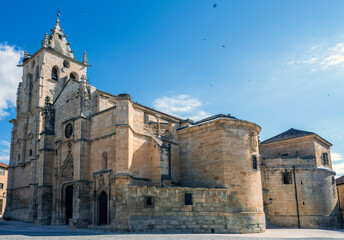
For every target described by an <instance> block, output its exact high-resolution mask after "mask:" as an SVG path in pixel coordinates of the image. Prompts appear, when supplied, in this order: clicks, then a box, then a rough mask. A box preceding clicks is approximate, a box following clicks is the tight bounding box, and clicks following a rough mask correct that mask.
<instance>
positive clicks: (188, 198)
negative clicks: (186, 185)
mask: <svg viewBox="0 0 344 240" xmlns="http://www.w3.org/2000/svg"><path fill="white" fill-rule="evenodd" d="M184 205H192V194H191V193H184Z"/></svg>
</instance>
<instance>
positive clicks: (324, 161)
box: [322, 153, 329, 165]
mask: <svg viewBox="0 0 344 240" xmlns="http://www.w3.org/2000/svg"><path fill="white" fill-rule="evenodd" d="M322 158H323V163H324V165H329V162H328V154H327V153H323V154H322Z"/></svg>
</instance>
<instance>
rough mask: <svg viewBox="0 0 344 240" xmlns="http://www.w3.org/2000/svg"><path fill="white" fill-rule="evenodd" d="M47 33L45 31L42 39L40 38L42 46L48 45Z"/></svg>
mask: <svg viewBox="0 0 344 240" xmlns="http://www.w3.org/2000/svg"><path fill="white" fill-rule="evenodd" d="M49 46H50V44H49V35H48V33H45V36H44V39H43V40H42V47H49Z"/></svg>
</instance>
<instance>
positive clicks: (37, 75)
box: [36, 66, 39, 80]
mask: <svg viewBox="0 0 344 240" xmlns="http://www.w3.org/2000/svg"><path fill="white" fill-rule="evenodd" d="M38 78H39V67H38V66H37V67H36V80H37V79H38Z"/></svg>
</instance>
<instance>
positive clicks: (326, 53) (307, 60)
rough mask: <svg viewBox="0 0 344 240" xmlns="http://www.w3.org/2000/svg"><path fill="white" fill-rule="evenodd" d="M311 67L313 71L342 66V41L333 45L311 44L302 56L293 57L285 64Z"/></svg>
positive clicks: (343, 44)
mask: <svg viewBox="0 0 344 240" xmlns="http://www.w3.org/2000/svg"><path fill="white" fill-rule="evenodd" d="M292 64H298V65H299V66H304V67H312V70H313V71H318V70H326V69H328V68H330V67H336V66H339V67H343V66H344V42H342V43H338V44H336V45H335V46H332V47H327V48H323V47H320V46H319V45H316V46H312V47H311V48H310V50H309V51H308V52H307V53H305V54H304V55H303V56H300V57H298V58H295V57H294V58H293V59H292V60H289V61H288V62H287V65H292Z"/></svg>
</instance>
